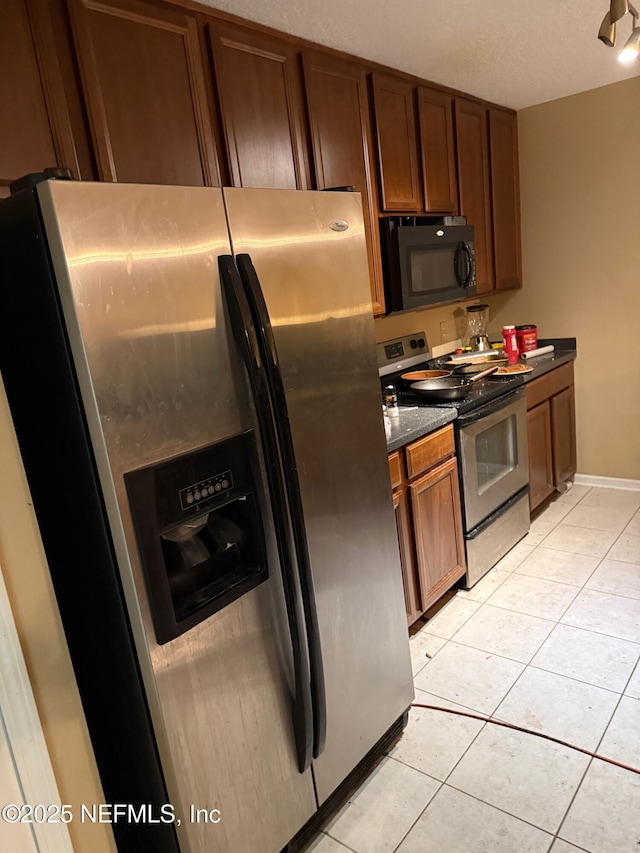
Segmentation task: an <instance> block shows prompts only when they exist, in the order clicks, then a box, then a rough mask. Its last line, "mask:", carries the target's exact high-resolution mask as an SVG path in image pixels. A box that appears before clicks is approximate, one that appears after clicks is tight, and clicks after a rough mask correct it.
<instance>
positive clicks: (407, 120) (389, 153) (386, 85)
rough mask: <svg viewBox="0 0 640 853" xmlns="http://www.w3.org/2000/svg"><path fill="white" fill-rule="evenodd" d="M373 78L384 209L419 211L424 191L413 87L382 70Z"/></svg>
mask: <svg viewBox="0 0 640 853" xmlns="http://www.w3.org/2000/svg"><path fill="white" fill-rule="evenodd" d="M371 81H372V88H373V102H374V113H375V120H376V142H377V149H378V168H379V170H380V199H381V204H382V209H383V210H389V211H394V210H402V211H419V210H421V209H422V193H421V192H420V178H419V170H418V151H417V145H416V119H415V108H414V101H413V86H412V85H411V84H410V83H407V82H406V81H405V80H402V79H401V78H399V77H393V76H392V75H391V74H380V73H378V72H376V73H375V74H373V75H372V76H371Z"/></svg>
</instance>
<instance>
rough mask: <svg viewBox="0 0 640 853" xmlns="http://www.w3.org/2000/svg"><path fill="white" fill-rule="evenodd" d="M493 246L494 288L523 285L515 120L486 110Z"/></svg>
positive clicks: (507, 115)
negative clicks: (487, 118)
mask: <svg viewBox="0 0 640 853" xmlns="http://www.w3.org/2000/svg"><path fill="white" fill-rule="evenodd" d="M489 151H490V158H491V200H492V206H493V246H494V254H495V273H496V289H497V290H513V289H515V288H518V287H522V263H521V252H520V183H519V169H518V124H517V117H516V115H515V114H514V113H508V112H505V111H503V110H496V109H490V110H489Z"/></svg>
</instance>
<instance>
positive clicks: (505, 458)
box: [476, 415, 518, 495]
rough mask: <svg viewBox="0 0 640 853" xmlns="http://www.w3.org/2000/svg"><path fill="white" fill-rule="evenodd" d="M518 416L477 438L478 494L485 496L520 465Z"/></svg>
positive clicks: (487, 430) (496, 425)
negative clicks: (517, 429)
mask: <svg viewBox="0 0 640 853" xmlns="http://www.w3.org/2000/svg"><path fill="white" fill-rule="evenodd" d="M516 439H517V433H516V416H515V415H511V416H510V417H508V418H505V419H504V420H501V421H498V423H497V424H494V425H493V426H491V427H489V428H488V429H485V430H483V431H482V432H481V433H479V434H478V435H477V436H476V465H477V477H478V494H479V495H483V494H484V493H485V492H486V491H487V490H488V489H490V488H491V487H492V486H495V484H496V483H498V482H499V481H500V480H502V478H503V477H506V476H507V474H510V473H511V471H513V470H514V469H515V468H516V467H517V465H518V447H517V443H516Z"/></svg>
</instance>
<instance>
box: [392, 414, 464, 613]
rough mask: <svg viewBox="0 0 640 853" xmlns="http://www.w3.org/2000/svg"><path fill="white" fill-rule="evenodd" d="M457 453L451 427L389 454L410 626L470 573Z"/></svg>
mask: <svg viewBox="0 0 640 853" xmlns="http://www.w3.org/2000/svg"><path fill="white" fill-rule="evenodd" d="M453 453H454V442H453V428H452V427H451V426H447V427H444V428H443V429H441V430H438V431H437V432H434V433H431V434H430V435H428V436H426V437H425V438H422V439H419V440H418V441H415V442H413V443H412V444H410V445H408V446H407V447H405V448H403V449H402V450H400V451H396V452H395V453H393V454H391V455H390V456H389V468H390V474H391V483H392V487H393V489H394V492H393V505H394V508H395V511H396V526H397V530H398V543H399V546H400V562H401V566H402V580H403V584H404V597H405V605H406V610H407V622H408V624H409V625H412V624H413V623H414V622H416V621H417V620H418V619H419V618H420V616H422V614H423V613H424V612H425V611H426V610H428V609H429V607H431V605H432V604H433V603H434V602H436V601H437V600H438V599H439V598H440V597H441V596H442V595H443V594H444V593H445V592H446V591H447V590H448V589H450V588H451V587H452V586H453V584H454V583H455V582H456V581H457V580H458V579H459V578H461V577H462V575H464V573H465V571H466V562H465V552H464V538H463V533H462V509H461V505H460V488H459V485H458V465H457V461H456V457H455V456H454V455H453ZM418 466H419V467H418ZM407 471H408V476H409V478H410V479H409V480H408V481H407V477H406V474H405V472H407Z"/></svg>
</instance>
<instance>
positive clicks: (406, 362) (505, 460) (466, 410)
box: [378, 332, 529, 588]
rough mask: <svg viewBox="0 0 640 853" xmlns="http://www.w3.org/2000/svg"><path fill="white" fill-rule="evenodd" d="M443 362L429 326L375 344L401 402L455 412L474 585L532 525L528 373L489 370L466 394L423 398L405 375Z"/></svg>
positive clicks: (385, 379) (382, 370)
mask: <svg viewBox="0 0 640 853" xmlns="http://www.w3.org/2000/svg"><path fill="white" fill-rule="evenodd" d="M441 366H442V364H441V361H439V360H437V359H432V358H431V357H430V352H429V348H428V343H427V336H426V334H425V333H424V332H418V333H416V334H413V335H406V336H404V337H401V338H394V339H393V340H390V341H384V342H383V343H380V344H378V372H379V374H380V382H381V386H382V387H386V386H388V385H391V384H393V385H395V386H396V388H397V391H398V403H399V406H400V407H401V408H404V407H407V406H424V405H428V406H430V407H434V408H445V407H446V408H455V409H456V411H457V413H458V416H457V418H456V420H455V421H454V422H453V425H454V428H455V436H456V453H457V457H458V470H459V475H460V486H461V494H462V517H463V526H464V539H465V548H466V557H467V574H466V586H467V588H470V587H472V586H473V585H474V584H475V583H476V582H477V581H478V580H480V578H481V577H482V576H483V575H484V574H486V572H488V571H489V569H491V568H492V567H493V566H494V565H495V564H496V563H497V562H498V560H500V559H501V557H503V556H504V555H505V554H506V553H507V552H508V551H509V550H510V549H511V548H512V547H513V546H514V545H515V544H516V543H517V542H519V541H520V539H522V537H523V536H525V535H526V534H527V532H528V531H529V500H528V493H529V485H528V484H529V458H528V457H529V454H528V445H527V410H526V401H525V390H524V387H523V386H524V380H523V378H522V376H514V377H509V378H506V379H505V378H498V377H493V378H492V377H487V378H486V379H481V380H479V381H478V382H476V383H474V384H473V385H472V386H471V388H470V389H469V391H468V393H467V394H466V395H465V397H464V398H463V399H461V400H456V401H455V402H454V401H450V402H446V403H444V402H443V403H438V402H429V403H425V402H422V401H419V400H418V399H417V398H416V396H415V395H414V394H413V393H412V392H411V390H410V388H409V387H407V386H406V383H403V382H402V380H401V378H400V377H401V375H402V374H403V373H406V372H407V371H409V370H420V369H432V368H438V367H441Z"/></svg>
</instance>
